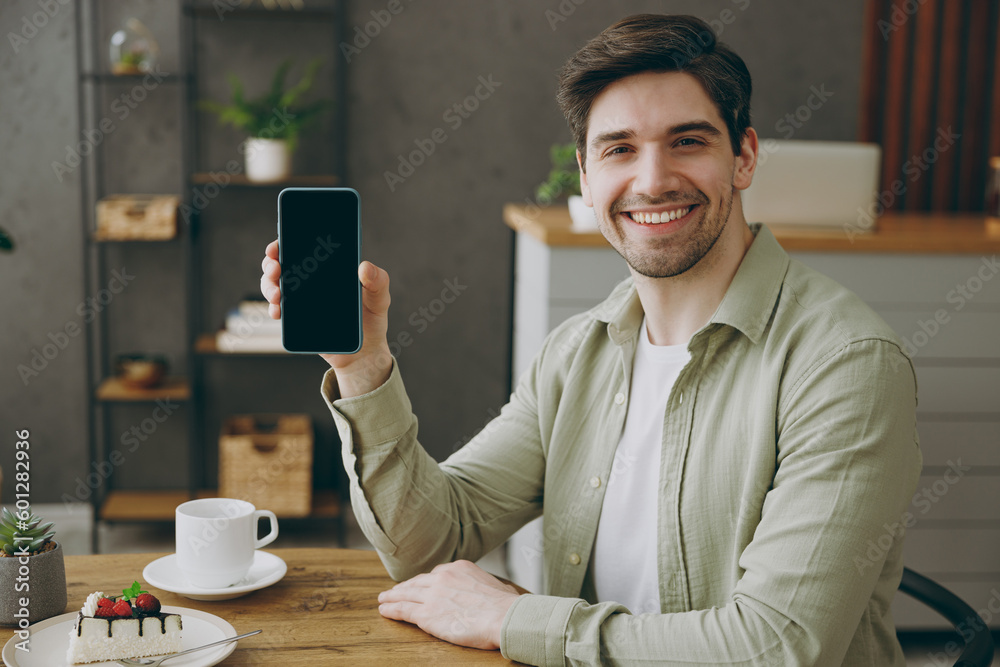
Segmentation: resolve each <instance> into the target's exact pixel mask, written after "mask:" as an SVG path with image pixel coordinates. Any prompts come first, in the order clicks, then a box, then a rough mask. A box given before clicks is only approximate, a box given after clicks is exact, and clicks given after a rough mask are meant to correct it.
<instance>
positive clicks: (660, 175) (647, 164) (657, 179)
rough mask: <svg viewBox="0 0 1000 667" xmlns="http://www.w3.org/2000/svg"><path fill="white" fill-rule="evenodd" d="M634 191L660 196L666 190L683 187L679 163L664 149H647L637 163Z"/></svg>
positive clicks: (640, 193) (639, 193) (648, 195)
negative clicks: (678, 169) (663, 150)
mask: <svg viewBox="0 0 1000 667" xmlns="http://www.w3.org/2000/svg"><path fill="white" fill-rule="evenodd" d="M635 167H636V174H635V177H634V178H633V179H632V193H633V194H637V195H645V196H647V197H658V196H659V195H661V194H663V193H664V192H671V191H677V190H681V189H683V188H682V187H681V177H680V174H679V173H678V171H677V163H676V161H675V160H672V159H671V158H670V157H669V156H668V155H666V154H665V153H664V152H662V151H646V152H645V153H644V154H643V155H642V156H640V158H639V159H638V160H637V161H636V163H635Z"/></svg>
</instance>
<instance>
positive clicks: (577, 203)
mask: <svg viewBox="0 0 1000 667" xmlns="http://www.w3.org/2000/svg"><path fill="white" fill-rule="evenodd" d="M549 157H550V159H551V160H552V170H551V171H550V172H549V177H548V178H547V179H546V180H545V182H544V183H542V184H541V185H539V186H538V188H537V189H536V190H535V196H536V198H537V199H538V203H539V204H551V203H552V202H553V201H555V200H557V199H560V198H562V197H565V198H566V204H567V206H568V207H569V217H570V219H571V220H572V221H573V227H574V228H576V229H579V230H592V229H597V218H595V217H594V209H593V208H591V207H590V206H587V205H586V204H584V203H583V197H581V196H580V166H579V165H578V164H577V162H576V144H574V143H568V144H552V147H551V148H550V149H549Z"/></svg>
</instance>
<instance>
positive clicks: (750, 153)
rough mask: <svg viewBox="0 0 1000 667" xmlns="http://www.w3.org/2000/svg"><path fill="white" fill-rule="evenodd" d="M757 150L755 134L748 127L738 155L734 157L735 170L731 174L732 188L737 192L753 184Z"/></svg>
mask: <svg viewBox="0 0 1000 667" xmlns="http://www.w3.org/2000/svg"><path fill="white" fill-rule="evenodd" d="M759 150H760V146H759V144H758V142H757V132H756V131H755V130H754V129H753V128H752V127H748V128H747V131H746V133H745V134H744V135H743V141H742V142H741V143H740V154H739V155H737V156H736V170H735V171H734V172H733V187H734V188H736V189H737V190H746V189H747V188H749V187H750V183H751V182H753V173H754V171H756V169H757V152H758V151H759Z"/></svg>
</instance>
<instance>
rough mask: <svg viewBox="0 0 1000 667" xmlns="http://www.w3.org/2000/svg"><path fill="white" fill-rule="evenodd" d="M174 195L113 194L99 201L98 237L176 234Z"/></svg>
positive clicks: (165, 236) (177, 203) (150, 237)
mask: <svg viewBox="0 0 1000 667" xmlns="http://www.w3.org/2000/svg"><path fill="white" fill-rule="evenodd" d="M178 206H180V199H179V198H178V197H175V196H174V195H111V196H109V197H105V198H104V199H102V200H100V201H99V202H97V232H96V233H95V234H94V238H96V239H97V240H98V241H121V240H127V239H135V240H146V241H165V240H167V239H172V238H174V237H175V236H177V207H178Z"/></svg>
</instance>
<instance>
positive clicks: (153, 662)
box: [118, 630, 263, 667]
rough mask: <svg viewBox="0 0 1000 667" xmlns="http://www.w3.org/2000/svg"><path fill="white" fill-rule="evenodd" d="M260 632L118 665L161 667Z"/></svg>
mask: <svg viewBox="0 0 1000 667" xmlns="http://www.w3.org/2000/svg"><path fill="white" fill-rule="evenodd" d="M260 632H263V630H254V631H253V632H247V633H244V634H242V635H236V636H235V637H226V638H225V639H220V640H219V641H217V642H212V643H211V644H205V645H204V646H196V647H195V648H189V649H187V650H185V651H178V652H177V653H171V654H170V655H165V656H163V657H161V658H139V659H137V660H136V659H132V658H125V659H124V660H119V661H118V664H119V665H129V666H130V667H134V666H135V665H142V666H143V667H159V665H160V663H162V662H163V661H164V660H170V659H171V658H176V657H177V656H179V655H184V654H185V653H191V652H192V651H200V650H202V649H203V648H210V647H212V646H218V645H219V644H228V643H229V642H234V641H236V640H237V639H243V638H245V637H249V636H251V635H256V634H258V633H260Z"/></svg>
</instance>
